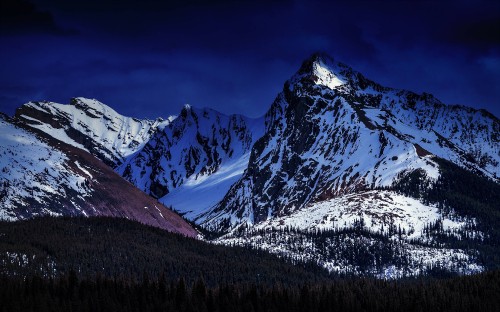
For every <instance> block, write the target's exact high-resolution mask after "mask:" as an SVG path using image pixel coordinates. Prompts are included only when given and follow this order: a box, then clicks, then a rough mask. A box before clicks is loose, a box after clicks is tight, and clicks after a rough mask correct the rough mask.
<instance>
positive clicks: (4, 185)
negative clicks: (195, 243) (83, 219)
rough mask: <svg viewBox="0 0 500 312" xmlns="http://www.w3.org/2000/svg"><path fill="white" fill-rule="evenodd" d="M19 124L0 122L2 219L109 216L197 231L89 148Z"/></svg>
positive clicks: (184, 230)
mask: <svg viewBox="0 0 500 312" xmlns="http://www.w3.org/2000/svg"><path fill="white" fill-rule="evenodd" d="M19 125H22V124H19ZM19 125H15V124H13V123H11V122H10V121H8V120H6V119H5V118H3V119H2V120H0V128H1V133H2V135H1V136H0V145H1V146H2V154H1V155H0V167H1V168H2V169H0V170H1V175H0V187H1V189H0V194H1V198H0V205H1V207H2V208H1V210H0V217H1V218H2V219H4V220H18V219H27V218H32V217H35V216H43V215H54V216H68V215H69V216H79V215H83V216H114V217H121V218H128V219H132V220H136V221H139V222H142V223H145V224H149V225H153V226H157V227H160V228H163V229H166V230H169V231H174V232H178V233H183V234H185V235H188V236H196V235H197V233H196V231H195V230H194V229H193V228H192V227H191V226H190V225H189V224H187V223H186V222H185V221H184V220H183V219H182V218H180V217H179V216H178V215H177V214H175V213H173V212H172V211H170V210H169V209H167V208H165V207H164V206H163V205H161V204H160V203H158V202H156V201H155V200H154V199H152V198H150V197H149V196H147V195H146V194H144V193H143V192H141V191H139V190H138V189H137V188H135V187H134V186H133V185H131V184H129V183H128V182H126V181H125V180H124V179H123V178H121V177H120V176H119V175H118V174H116V173H115V172H114V171H113V170H112V169H111V168H109V167H108V166H107V165H105V164H104V163H102V162H101V161H99V160H98V159H96V158H95V157H93V156H92V155H90V154H89V153H88V152H86V151H84V150H82V149H79V148H75V147H74V146H72V145H69V144H65V143H63V142H61V141H58V140H55V139H53V138H52V137H50V136H48V135H46V134H45V133H44V132H42V131H38V132H37V133H36V134H35V133H34V132H33V131H34V130H30V131H31V132H30V131H27V130H26V129H23V128H21V127H19Z"/></svg>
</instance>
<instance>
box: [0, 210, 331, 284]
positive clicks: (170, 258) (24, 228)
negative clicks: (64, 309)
mask: <svg viewBox="0 0 500 312" xmlns="http://www.w3.org/2000/svg"><path fill="white" fill-rule="evenodd" d="M70 270H74V271H75V272H76V274H77V275H78V277H79V278H83V277H86V276H96V275H97V274H101V275H102V276H103V277H107V278H115V277H117V278H121V277H126V278H131V279H134V280H141V279H142V277H143V275H144V274H147V275H149V276H159V275H160V274H162V273H163V274H165V275H166V278H167V279H169V280H175V279H177V278H181V277H183V278H185V279H186V282H188V283H191V282H193V281H195V280H196V279H197V278H198V277H199V276H201V275H203V276H205V281H206V283H207V284H208V285H218V284H221V283H242V282H247V283H267V284H276V283H282V284H287V285H293V284H299V283H302V282H304V281H307V282H311V283H315V282H321V281H326V280H329V279H330V278H331V276H330V275H329V273H328V272H327V271H326V270H325V269H323V268H320V267H318V266H317V265H316V264H312V263H300V264H297V265H293V264H291V263H290V262H289V261H286V260H285V259H280V258H278V257H276V256H273V255H271V254H269V253H267V252H265V251H259V250H250V249H248V248H243V247H234V248H231V247H227V246H217V245H213V244H209V243H206V242H203V241H200V240H196V239H191V238H187V237H184V236H181V235H178V234H172V233H169V232H166V231H164V230H161V229H158V228H154V227H150V226H146V225H142V224H140V223H137V222H133V221H129V220H126V219H117V218H104V217H98V218H83V217H82V218H70V217H65V218H50V217H44V218H36V219H32V220H27V221H19V222H0V274H6V275H17V276H33V275H39V276H43V277H58V275H59V274H61V273H64V272H69V271H70Z"/></svg>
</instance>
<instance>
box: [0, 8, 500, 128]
mask: <svg viewBox="0 0 500 312" xmlns="http://www.w3.org/2000/svg"><path fill="white" fill-rule="evenodd" d="M167 2H168V3H167ZM205 2H206V1H189V0H185V1H153V0H143V1H131V0H121V1H104V0H100V1H99V0H86V1H67V0H52V1H51V0H32V1H26V0H2V2H1V8H0V12H1V13H0V17H1V19H0V26H1V28H0V42H1V43H0V111H3V112H6V113H8V114H10V115H11V114H13V112H14V109H15V108H16V107H18V106H20V105H21V104H23V103H25V102H27V101H29V100H51V101H56V102H61V103H68V102H69V99H70V98H71V97H76V96H84V97H90V98H96V99H98V100H100V101H102V102H104V103H106V104H108V105H110V106H111V107H113V108H115V109H116V110H118V111H119V112H120V113H122V114H125V115H129V116H134V117H141V118H142V117H148V118H155V117H157V116H163V117H166V116H168V115H172V114H178V113H179V111H180V109H181V106H182V105H183V104H185V103H189V104H192V105H194V106H199V107H203V106H207V107H211V108H214V109H217V110H219V111H221V112H224V113H241V114H245V115H248V116H253V117H256V116H259V115H262V114H264V113H265V111H266V110H267V109H268V107H269V105H270V104H271V102H272V101H273V99H274V97H275V96H276V94H277V93H278V92H279V91H280V90H281V89H282V87H283V83H284V82H285V80H286V79H288V78H289V77H290V76H291V75H292V74H293V73H294V72H295V71H296V70H297V69H298V68H299V66H300V64H301V62H302V61H303V60H304V59H305V58H307V57H308V56H309V55H310V54H311V53H313V52H315V51H324V52H326V53H328V54H330V55H331V56H333V57H335V58H336V59H338V60H340V61H343V62H344V63H347V64H349V65H350V66H352V67H353V68H354V69H356V70H359V71H361V72H362V73H364V74H365V76H367V77H368V78H370V79H372V80H374V81H377V82H379V83H381V84H383V85H386V86H391V87H397V88H405V89H409V90H413V91H416V92H424V91H425V92H430V93H432V94H434V95H435V96H436V97H438V98H439V99H440V100H442V101H443V102H445V103H448V104H463V105H468V106H472V107H476V108H486V109H488V110H489V111H491V112H493V113H494V114H495V115H496V116H497V117H498V116H500V100H499V99H500V90H499V85H500V1H487V0H482V1H472V0H471V1H466V0H454V1H446V0H442V1H394V0H392V1H391V0H386V1H376V0H374V1H328V2H322V1H286V0H283V1H265V2H259V1H215V2H211V3H210V4H205Z"/></svg>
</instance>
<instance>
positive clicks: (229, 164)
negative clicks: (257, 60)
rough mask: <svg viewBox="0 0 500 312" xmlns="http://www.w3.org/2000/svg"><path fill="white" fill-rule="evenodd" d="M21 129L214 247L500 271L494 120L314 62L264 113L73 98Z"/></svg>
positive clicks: (323, 60)
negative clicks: (116, 179) (76, 157)
mask: <svg viewBox="0 0 500 312" xmlns="http://www.w3.org/2000/svg"><path fill="white" fill-rule="evenodd" d="M14 120H15V122H16V123H17V124H18V125H22V126H23V127H25V128H26V129H31V130H32V131H36V132H37V133H38V134H39V135H42V136H44V137H46V138H47V139H49V140H50V141H53V142H56V141H59V142H60V144H61V145H64V146H66V144H69V145H68V146H70V147H71V150H78V151H81V153H84V154H85V155H89V153H90V154H92V155H93V156H94V157H96V159H100V160H101V161H102V164H103V165H104V163H105V164H107V165H109V166H110V167H111V168H113V169H114V170H115V172H116V173H118V174H119V175H121V176H122V177H123V178H125V179H126V180H128V181H129V182H131V183H132V184H133V185H135V186H136V187H137V188H138V189H139V190H141V191H143V192H144V193H145V194H148V195H150V196H152V197H153V198H155V199H157V200H158V201H159V202H161V203H163V204H164V205H166V206H170V207H171V208H172V209H174V210H175V211H177V212H179V213H180V214H182V215H183V216H184V217H185V218H187V219H189V220H191V221H193V222H194V223H196V224H198V225H199V226H200V227H201V228H203V229H205V230H207V231H209V232H211V233H212V234H210V235H209V236H207V237H213V236H214V234H213V233H216V234H215V236H216V237H215V238H214V239H212V242H213V243H216V244H226V245H235V244H236V245H249V246H251V247H254V248H262V249H265V250H268V251H271V252H272V253H275V254H278V255H280V256H282V257H285V258H289V259H292V261H309V262H315V263H317V264H319V265H321V266H323V267H325V268H328V269H329V270H331V271H338V272H343V273H354V274H360V275H377V276H381V277H401V276H407V275H415V274H420V273H424V274H426V273H430V272H434V271H436V270H444V271H452V272H455V273H461V274H462V273H473V272H478V271H482V270H485V269H489V268H498V267H500V262H499V261H498V254H499V253H500V249H499V247H498V246H500V243H499V242H500V230H498V228H499V225H500V207H499V205H498V203H499V202H500V121H499V119H498V118H497V117H495V116H493V115H492V114H490V113H488V112H487V111H484V110H476V109H473V108H469V107H465V106H456V105H455V106H451V105H446V104H443V103H441V102H440V101H439V100H438V99H436V98H435V97H433V96H432V95H430V94H427V93H422V94H416V93H413V92H411V91H406V90H398V89H394V88H389V87H384V86H381V85H380V84H378V83H376V82H374V81H372V80H370V79H368V78H366V77H364V76H363V75H362V74H361V73H359V72H356V71H355V70H353V69H352V68H350V67H349V66H347V65H345V64H343V63H340V62H337V61H336V60H334V59H332V58H331V57H329V56H327V55H324V54H321V53H318V54H314V55H313V56H311V57H310V58H309V59H307V60H306V61H305V62H304V63H303V64H302V66H301V67H300V69H299V70H298V72H297V73H296V74H295V75H293V77H291V78H290V79H289V80H288V81H287V82H286V83H285V84H284V87H283V90H282V92H280V93H279V94H278V95H277V97H276V99H275V100H274V102H273V103H272V104H271V107H270V108H269V110H268V111H267V113H266V114H265V116H263V117H262V118H257V119H251V118H247V117H244V116H241V115H230V116H227V115H224V114H222V113H219V112H216V111H214V110H211V109H208V108H202V109H199V108H195V107H191V106H189V105H186V106H185V107H184V108H183V109H182V111H181V112H180V114H179V116H172V117H169V118H168V119H166V120H164V119H157V120H155V121H148V120H138V119H134V118H130V117H125V116H121V115H120V114H118V113H117V112H115V111H114V110H113V109H111V108H110V107H108V106H106V105H104V104H102V103H100V102H98V101H96V100H89V99H84V98H76V99H74V100H72V101H71V103H70V104H69V105H62V104H56V103H52V102H43V103H40V102H30V103H27V104H25V105H23V106H21V107H20V108H19V109H18V110H17V112H16V116H15V117H14ZM52 145H53V146H54V145H55V144H52ZM89 157H90V155H89ZM23 162H24V161H23ZM100 163H101V162H100ZM108 169H109V168H108ZM144 193H141V194H144ZM81 196H83V195H81ZM146 207H149V206H146Z"/></svg>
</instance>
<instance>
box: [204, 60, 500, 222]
mask: <svg viewBox="0 0 500 312" xmlns="http://www.w3.org/2000/svg"><path fill="white" fill-rule="evenodd" d="M265 118H266V121H265V123H266V130H265V134H264V136H263V137H262V138H260V139H259V140H258V141H257V142H256V144H255V145H254V147H253V148H252V152H251V157H250V162H249V165H248V170H247V171H246V174H245V175H244V176H243V177H242V178H241V179H240V180H239V181H238V182H237V183H236V184H235V185H233V186H232V188H231V190H230V191H229V192H228V194H227V195H226V196H225V198H224V199H223V201H221V202H220V203H219V204H218V205H217V206H215V207H214V208H213V210H212V211H210V213H209V214H208V215H207V216H206V220H207V221H204V223H205V224H206V226H208V227H210V228H214V229H221V228H222V229H228V228H231V227H234V226H235V225H236V224H238V223H241V222H247V223H252V224H253V223H259V222H261V221H264V220H267V219H269V218H271V217H279V216H282V215H288V214H290V213H293V212H294V211H296V210H299V209H302V208H305V207H307V205H308V204H313V203H315V202H321V201H324V200H328V199H331V198H335V197H338V196H342V195H346V194H351V193H356V192H358V191H365V190H369V189H373V188H377V187H390V186H392V185H393V183H395V182H396V180H397V179H398V178H400V177H401V175H403V174H404V173H405V172H410V171H414V170H422V171H423V172H425V176H426V178H427V179H429V180H430V181H435V180H436V179H437V178H438V177H439V167H438V165H437V164H436V163H435V161H433V158H434V157H435V156H437V157H440V158H444V159H447V160H450V161H452V162H454V163H456V164H458V165H459V166H461V167H464V168H466V169H468V170H471V171H474V172H478V173H479V174H481V175H484V176H486V177H488V178H491V179H493V180H495V181H496V182H499V181H500V144H499V143H500V122H499V120H498V119H497V118H496V117H494V116H492V115H491V114H488V113H487V112H485V111H477V110H474V109H471V108H466V107H458V106H453V107H450V106H446V105H444V104H442V103H441V102H439V101H438V100H437V99H435V98H434V97H432V96H431V95H428V94H422V95H417V94H415V93H412V92H408V91H402V90H396V89H391V88H385V87H382V86H380V85H378V84H376V83H374V82H372V81H370V80H368V79H366V78H365V77H363V76H362V75H361V74H360V73H358V72H355V71H353V70H352V69H351V68H349V67H348V66H346V65H344V64H342V63H338V62H335V61H334V60H333V59H331V58H329V57H328V56H325V55H314V56H313V57H312V58H311V59H309V60H307V61H306V62H305V63H304V64H303V65H302V67H301V68H300V70H299V71H298V73H297V74H296V75H294V77H292V79H290V80H289V81H287V82H286V83H285V86H284V89H283V91H282V92H281V93H280V94H279V95H278V97H277V98H276V100H275V101H274V103H273V104H272V106H271V108H270V110H269V111H268V112H267V113H266V116H265Z"/></svg>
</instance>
